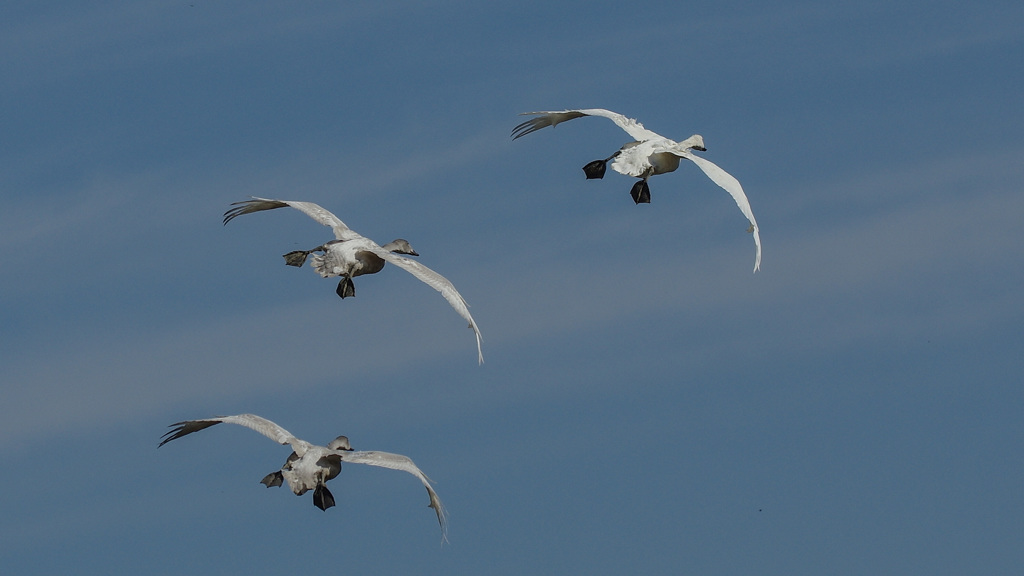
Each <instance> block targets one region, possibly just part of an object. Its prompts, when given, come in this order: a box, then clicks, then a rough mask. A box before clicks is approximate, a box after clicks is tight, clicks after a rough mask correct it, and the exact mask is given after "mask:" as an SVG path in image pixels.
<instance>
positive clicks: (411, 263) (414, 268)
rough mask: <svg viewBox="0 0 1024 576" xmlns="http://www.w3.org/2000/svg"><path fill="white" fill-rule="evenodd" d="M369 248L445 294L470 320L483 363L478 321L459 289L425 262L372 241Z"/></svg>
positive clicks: (477, 352)
mask: <svg viewBox="0 0 1024 576" xmlns="http://www.w3.org/2000/svg"><path fill="white" fill-rule="evenodd" d="M368 248H370V249H371V250H372V251H373V253H374V254H376V255H378V256H380V257H381V258H383V259H385V260H387V261H388V262H391V263H392V264H394V265H395V266H398V267H399V268H402V269H403V270H405V271H407V272H409V273H410V274H412V275H413V276H415V277H416V278H419V279H420V281H422V282H423V283H424V284H426V285H427V286H430V287H431V288H433V289H434V290H437V291H438V292H440V293H441V296H444V299H445V300H447V301H448V303H449V304H451V305H452V308H454V309H455V311H456V312H458V313H459V316H462V317H463V318H464V319H465V320H466V321H467V322H469V328H470V329H472V330H473V333H474V334H475V335H476V355H477V362H479V363H480V364H483V363H484V353H483V350H482V348H481V346H480V341H481V338H480V329H479V328H477V325H476V322H475V321H474V320H473V316H472V315H471V314H470V313H469V304H466V300H465V298H463V297H462V294H459V291H458V290H456V289H455V285H454V284H452V283H451V282H450V281H449V280H448V279H447V278H445V277H444V276H441V275H440V274H438V273H437V272H434V271H433V270H431V269H430V268H427V267H426V266H424V265H423V264H420V263H419V262H417V261H415V260H412V259H409V258H406V257H404V256H399V255H398V254H395V253H393V252H388V251H387V250H385V249H383V248H381V247H380V246H378V245H377V244H376V243H372V245H371V246H368Z"/></svg>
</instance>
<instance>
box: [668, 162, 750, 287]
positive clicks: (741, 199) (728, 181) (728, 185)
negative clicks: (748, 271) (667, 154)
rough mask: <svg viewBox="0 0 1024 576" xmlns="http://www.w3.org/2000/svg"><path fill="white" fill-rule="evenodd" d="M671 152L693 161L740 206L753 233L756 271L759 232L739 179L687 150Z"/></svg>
mask: <svg viewBox="0 0 1024 576" xmlns="http://www.w3.org/2000/svg"><path fill="white" fill-rule="evenodd" d="M673 153H674V154H676V155H677V156H681V157H683V158H686V159H688V160H691V161H693V163H694V164H696V165H697V166H698V167H699V168H700V169H701V170H703V171H704V173H705V174H707V176H708V178H711V180H712V181H713V182H714V183H715V184H718V185H719V186H721V187H722V189H723V190H725V191H726V192H728V193H729V194H730V195H731V196H732V199H733V200H735V201H736V205H737V206H739V207H740V212H743V215H744V216H746V217H747V220H749V221H750V232H752V233H753V234H754V272H757V271H758V269H760V268H761V234H760V233H759V230H758V227H757V220H755V219H754V213H753V212H752V211H751V210H750V202H749V201H748V200H747V195H746V194H744V193H743V186H740V182H739V180H737V179H736V178H734V177H733V176H732V174H729V173H728V172H726V171H725V170H722V169H721V168H719V167H718V165H716V164H715V163H713V162H711V161H709V160H705V159H703V158H701V157H700V156H697V155H695V154H691V153H690V152H689V151H688V150H677V151H674V152H673Z"/></svg>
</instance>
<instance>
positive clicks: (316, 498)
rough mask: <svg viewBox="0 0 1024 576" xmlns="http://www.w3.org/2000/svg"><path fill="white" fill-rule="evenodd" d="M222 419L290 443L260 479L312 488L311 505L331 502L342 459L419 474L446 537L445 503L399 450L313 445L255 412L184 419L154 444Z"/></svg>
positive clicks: (342, 440) (341, 441)
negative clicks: (332, 485) (331, 487)
mask: <svg viewBox="0 0 1024 576" xmlns="http://www.w3.org/2000/svg"><path fill="white" fill-rule="evenodd" d="M221 422H227V423H228V424H238V425H240V426H245V427H246V428H249V429H252V430H255V431H257V432H259V433H260V434H263V435H264V436H266V437H267V438H270V439H271V440H273V441H275V442H277V443H278V444H291V447H292V454H291V456H289V457H288V460H287V461H285V463H284V466H282V467H281V469H280V470H278V471H276V472H271V473H270V474H267V475H266V476H265V477H264V478H263V480H260V482H261V483H262V484H265V485H266V486H267V488H271V487H273V486H281V485H282V484H283V483H284V482H285V481H287V482H288V486H289V487H290V488H291V489H292V492H294V493H295V494H296V495H297V496H301V495H303V494H305V493H306V492H308V491H309V490H313V505H315V506H316V507H317V508H319V509H321V510H324V511H326V510H327V509H328V508H330V507H331V506H334V496H333V495H332V494H331V491H330V490H328V489H327V486H326V483H327V481H328V480H332V479H334V478H335V477H337V476H338V473H340V472H341V465H342V463H343V462H349V463H353V464H369V465H370V466H380V467H382V468H391V469H392V470H402V471H403V472H408V473H410V474H412V475H413V476H415V477H417V478H419V481H420V482H422V483H423V486H424V487H426V489H427V494H428V495H430V507H431V508H433V509H434V512H435V513H436V514H437V522H438V524H440V526H441V536H442V538H444V539H447V532H448V528H447V518H448V515H447V512H445V509H444V506H442V505H441V499H440V498H438V497H437V493H436V492H434V488H433V487H432V486H431V485H430V480H429V479H428V478H427V476H426V474H424V473H423V472H422V471H421V470H420V469H419V468H417V467H416V464H414V463H413V461H412V460H410V459H409V458H408V457H406V456H402V455H401V454H391V453H388V452H356V451H353V450H352V447H351V446H350V445H349V442H348V437H346V436H338V437H337V438H335V439H334V440H331V442H330V443H329V444H328V445H327V446H316V445H313V444H310V443H309V442H306V441H305V440H300V439H298V438H296V437H295V436H293V435H292V433H291V432H289V431H287V430H285V429H284V428H281V427H280V426H278V425H277V424H275V423H273V422H271V421H270V420H267V419H266V418H261V417H259V416H256V415H255V414H238V415H236V416H220V417H217V418H207V419H205V420H186V421H184V422H177V423H175V424H171V428H172V429H171V430H170V431H168V432H167V433H166V434H164V435H163V436H162V437H161V442H160V444H159V445H158V446H157V448H159V447H160V446H163V445H164V444H167V443H168V442H170V441H171V440H176V439H178V438H181V437H182V436H187V435H189V434H191V433H193V432H198V431H200V430H205V429H206V428H209V427H210V426H216V425H217V424H220V423H221Z"/></svg>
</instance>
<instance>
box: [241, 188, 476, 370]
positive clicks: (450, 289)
mask: <svg viewBox="0 0 1024 576" xmlns="http://www.w3.org/2000/svg"><path fill="white" fill-rule="evenodd" d="M232 206H234V208H232V209H231V210H228V211H227V212H226V213H225V214H224V223H225V224H227V223H228V222H230V221H231V220H232V219H234V218H235V217H237V216H241V215H243V214H251V213H253V212H259V211H262V210H273V209H275V208H284V207H289V206H290V207H292V208H295V209H296V210H299V211H300V212H302V213H303V214H306V215H307V216H309V217H310V218H312V219H313V220H316V221H317V222H319V223H320V224H323V225H324V226H328V227H330V228H331V229H332V230H333V231H334V238H335V239H334V240H332V241H330V242H327V243H325V244H323V245H322V246H319V247H317V248H314V249H313V250H311V251H309V252H292V253H289V254H285V261H286V262H288V263H289V264H293V265H299V266H301V265H302V262H303V261H304V260H305V258H306V256H307V255H309V254H310V253H311V252H315V251H322V253H321V254H313V257H312V258H311V259H310V265H311V266H312V267H313V269H314V270H315V271H316V272H317V273H318V274H320V276H322V277H324V278H330V277H336V276H341V277H343V280H342V283H341V284H339V292H338V294H339V295H340V296H342V298H344V297H345V295H343V294H345V293H343V291H342V287H343V286H344V285H345V283H346V282H347V283H348V285H349V286H351V279H352V278H354V277H356V276H361V275H363V274H373V273H376V272H379V271H380V270H381V269H382V268H383V267H384V263H385V262H390V263H391V264H394V265H395V266H398V267H399V268H401V269H403V270H405V271H407V272H409V273H410V274H412V275H413V276H415V277H416V278H418V279H420V280H421V281H422V282H423V283H425V284H427V285H428V286H430V287H431V288H433V289H434V290H437V291H438V292H440V293H441V295H442V296H444V299H445V300H447V301H448V303H449V304H451V306H452V308H454V309H455V311H456V312H458V313H459V315H460V316H462V317H463V318H464V319H465V320H466V321H467V322H469V328H470V329H472V330H473V333H474V334H475V335H476V352H477V361H478V362H479V363H480V364H483V362H484V354H483V349H482V348H481V343H480V341H481V337H480V329H479V328H478V327H477V325H476V322H475V321H474V320H473V316H472V315H470V313H469V305H468V304H466V300H465V299H464V298H463V297H462V295H461V294H459V291H458V290H456V289H455V286H454V285H453V284H452V283H451V282H449V281H448V279H447V278H445V277H444V276H442V275H440V274H438V273H437V272H434V271H433V270H431V269H430V268H427V267H426V266H424V265H422V264H420V263H419V262H416V261H415V260H411V259H409V258H405V257H403V256H399V255H398V254H395V253H394V252H393V251H395V252H401V253H403V254H412V255H417V254H416V252H415V251H413V250H412V247H411V246H409V243H408V242H406V241H405V240H401V239H399V240H395V241H394V242H389V243H388V244H385V245H384V246H380V245H378V244H377V243H376V242H374V241H373V240H370V239H369V238H366V237H364V236H362V235H360V234H359V233H358V232H356V231H354V230H352V229H351V228H349V227H348V226H346V225H345V223H344V222H342V221H341V219H339V218H338V217H337V216H335V215H334V214H331V213H330V212H328V211H327V210H325V209H324V208H322V207H320V206H319V205H317V204H314V203H312V202H297V201H292V200H269V199H266V198H253V199H252V200H246V201H243V202H235V203H234V204H232ZM295 255H298V256H295ZM300 256H301V258H300ZM294 262H298V264H294ZM352 290H353V291H352V292H351V293H348V295H354V288H353V289H352Z"/></svg>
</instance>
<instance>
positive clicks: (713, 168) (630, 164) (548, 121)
mask: <svg viewBox="0 0 1024 576" xmlns="http://www.w3.org/2000/svg"><path fill="white" fill-rule="evenodd" d="M523 114H525V115H532V116H536V117H535V118H531V119H530V120H527V121H525V122H523V123H521V124H519V125H518V126H516V127H515V128H514V129H513V130H512V139H513V140H514V139H516V138H519V137H520V136H525V135H527V134H530V133H531V132H536V131H537V130H540V129H541V128H546V127H548V126H552V127H554V126H555V125H557V124H560V123H562V122H565V121H567V120H573V119H575V118H582V117H583V116H601V117H603V118H608V119H609V120H611V121H612V122H615V124H616V125H618V126H619V127H620V128H622V129H623V130H625V131H626V133H627V134H629V135H630V136H631V137H632V138H633V139H634V141H633V142H629V143H627V144H626V145H624V146H623V147H622V148H621V149H619V151H618V152H616V153H615V155H613V156H612V157H611V158H608V160H612V159H614V160H613V161H612V169H613V170H615V171H616V172H618V173H620V174H625V175H627V176H633V177H634V178H641V179H643V181H644V182H645V184H646V180H647V178H649V177H650V176H654V175H656V174H665V173H667V172H672V171H674V170H675V169H676V168H678V167H679V159H680V158H686V159H687V160H690V161H691V162H693V163H694V164H696V165H697V167H698V168H700V169H701V170H702V171H703V172H704V174H706V175H707V176H708V178H710V179H711V180H712V181H713V182H714V183H715V184H718V185H719V186H720V187H721V188H722V189H723V190H725V191H726V192H728V193H729V195H730V196H732V198H733V200H735V201H736V205H737V206H739V208H740V211H741V212H743V215H744V216H746V218H747V220H749V221H750V228H749V229H748V231H749V232H751V233H753V235H754V249H755V255H754V272H757V271H758V269H760V267H761V235H760V233H759V229H758V227H757V220H755V219H754V213H753V212H752V211H751V210H750V202H749V201H748V200H747V195H746V194H744V193H743V187H742V186H740V183H739V181H738V180H736V178H733V176H732V175H731V174H729V173H728V172H726V171H725V170H722V169H721V168H719V167H718V166H717V165H715V164H714V163H712V162H710V161H708V160H705V159H704V158H701V157H700V156H696V155H694V154H693V152H692V150H700V151H703V150H704V139H703V138H702V137H701V136H700V134H694V135H693V136H690V137H689V138H687V139H686V140H683V141H682V142H676V141H674V140H670V139H668V138H665V137H664V136H662V135H660V134H657V133H655V132H652V131H650V130H648V129H647V128H644V126H643V124H640V123H639V122H637V121H636V120H634V119H632V118H627V117H625V116H623V115H622V114H617V113H615V112H612V111H610V110H604V109H601V108H590V109H582V110H560V111H548V112H524V113H523ZM596 162H602V161H595V162H592V163H591V164H594V163H596ZM588 166H590V165H589V164H588ZM584 170H585V171H587V168H584ZM603 173H604V169H603V168H601V175H597V176H591V174H590V172H589V171H588V172H587V176H588V178H591V177H593V178H600V177H601V176H602V175H603ZM634 200H636V201H637V202H638V203H639V202H641V200H637V198H636V197H635V196H634ZM644 201H649V200H644Z"/></svg>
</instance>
